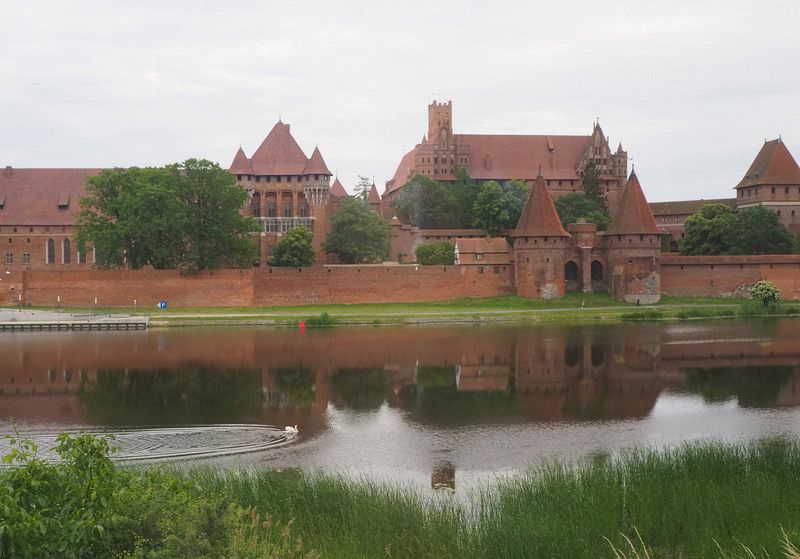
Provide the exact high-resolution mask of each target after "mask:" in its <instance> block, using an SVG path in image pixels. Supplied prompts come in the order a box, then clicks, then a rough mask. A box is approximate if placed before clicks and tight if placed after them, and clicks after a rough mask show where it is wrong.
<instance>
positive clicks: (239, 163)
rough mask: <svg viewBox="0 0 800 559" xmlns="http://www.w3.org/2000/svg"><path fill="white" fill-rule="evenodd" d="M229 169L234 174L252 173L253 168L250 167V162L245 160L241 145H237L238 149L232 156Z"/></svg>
mask: <svg viewBox="0 0 800 559" xmlns="http://www.w3.org/2000/svg"><path fill="white" fill-rule="evenodd" d="M230 171H231V173H232V174H234V175H252V174H253V170H252V169H251V168H250V162H249V161H248V160H247V156H246V155H245V154H244V150H243V149H242V146H239V151H237V152H236V155H235V156H234V158H233V163H231V169H230Z"/></svg>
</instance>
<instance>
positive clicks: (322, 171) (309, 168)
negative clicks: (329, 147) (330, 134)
mask: <svg viewBox="0 0 800 559" xmlns="http://www.w3.org/2000/svg"><path fill="white" fill-rule="evenodd" d="M303 174H304V175H331V174H333V173H331V172H330V171H329V170H328V166H327V165H325V160H324V159H322V153H320V151H319V148H314V152H313V153H312V154H311V158H310V159H309V160H308V163H307V164H306V168H305V169H303Z"/></svg>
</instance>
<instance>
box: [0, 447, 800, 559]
mask: <svg viewBox="0 0 800 559" xmlns="http://www.w3.org/2000/svg"><path fill="white" fill-rule="evenodd" d="M86 437H88V436H80V437H78V438H76V439H70V438H69V437H66V438H65V439H63V440H62V442H61V445H62V446H63V447H64V448H66V449H67V453H66V455H64V454H62V457H63V458H64V459H65V461H64V462H62V463H60V464H49V463H44V462H42V461H41V460H38V459H36V458H35V457H34V456H33V455H32V454H31V453H30V452H28V453H25V452H22V453H18V455H17V456H16V457H13V460H6V461H10V462H13V463H15V464H16V465H15V467H11V468H9V469H5V470H2V469H0V511H3V514H2V515H0V557H20V558H26V557H84V556H104V557H142V558H144V557H152V558H156V557H158V558H162V559H167V558H173V557H175V558H177V557H188V556H191V557H209V558H210V557H215V558H216V557H229V558H234V557H236V558H268V559H273V558H278V557H295V558H301V557H302V558H306V559H310V558H316V557H331V558H348V559H349V558H352V557H413V558H428V557H429V558H442V557H457V558H473V557H474V558H498V557H501V558H502V557H509V558H510V557H547V558H561V557H563V558H569V559H581V558H592V559H596V558H603V557H609V558H614V557H628V556H630V557H640V556H641V557H653V558H657V557H659V558H660V557H663V558H673V557H674V558H678V557H682V558H683V557H691V558H703V557H730V558H733V557H750V558H752V557H771V558H779V557H792V555H790V554H789V553H788V552H786V553H784V552H785V548H784V546H785V545H786V541H789V542H795V543H797V542H798V540H800V507H798V503H800V476H799V475H798V472H800V443H797V442H786V441H780V440H770V441H762V442H757V443H748V444H737V445H724V444H687V445H684V446H682V447H679V448H676V449H672V450H668V451H654V450H641V451H636V452H631V453H627V454H623V455H621V456H618V457H613V458H609V457H596V458H594V459H592V460H590V461H588V462H587V463H585V464H583V465H579V466H574V465H565V464H550V465H544V466H540V467H537V468H535V469H533V470H531V471H530V472H528V473H527V474H525V475H522V476H518V477H514V478H509V479H503V480H499V481H497V482H496V483H495V484H493V485H491V486H486V487H484V488H482V489H480V490H478V491H476V492H474V493H471V494H469V495H467V496H465V497H464V498H460V497H457V496H454V495H450V494H444V495H443V494H437V495H423V494H420V493H417V492H414V491H412V490H409V489H403V488H399V487H394V486H387V485H382V484H380V483H377V482H374V481H367V480H364V481H353V480H346V479H344V478H341V477H336V476H321V475H307V474H302V473H298V472H294V471H289V472H279V471H273V470H248V471H243V472H240V471H233V470H223V469H195V470H180V469H177V470H176V469H163V468H148V469H130V468H125V467H120V466H115V465H113V463H111V462H110V461H108V459H107V458H106V457H105V456H106V455H107V446H106V445H103V444H96V443H94V442H92V440H91V438H86ZM784 532H785V535H784ZM629 542H635V544H634V545H633V547H634V548H635V550H636V552H637V553H638V552H639V551H641V553H638V554H637V553H633V552H632V551H631V552H630V554H629V551H630V550H629V546H630V545H631V544H630V543H629ZM620 550H622V551H620ZM619 553H623V554H622V555H620V554H619Z"/></svg>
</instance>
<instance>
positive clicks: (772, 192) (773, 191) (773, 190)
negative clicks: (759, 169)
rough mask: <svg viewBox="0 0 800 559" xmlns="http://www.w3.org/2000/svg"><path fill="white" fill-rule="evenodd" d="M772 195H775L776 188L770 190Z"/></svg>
mask: <svg viewBox="0 0 800 559" xmlns="http://www.w3.org/2000/svg"><path fill="white" fill-rule="evenodd" d="M770 194H775V187H774V186H773V187H772V188H770Z"/></svg>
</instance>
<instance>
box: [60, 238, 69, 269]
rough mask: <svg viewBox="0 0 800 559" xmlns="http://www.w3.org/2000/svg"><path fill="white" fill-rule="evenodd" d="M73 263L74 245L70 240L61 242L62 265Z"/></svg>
mask: <svg viewBox="0 0 800 559" xmlns="http://www.w3.org/2000/svg"><path fill="white" fill-rule="evenodd" d="M70 262H72V243H70V242H69V239H64V240H63V241H61V263H62V264H69V263H70Z"/></svg>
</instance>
